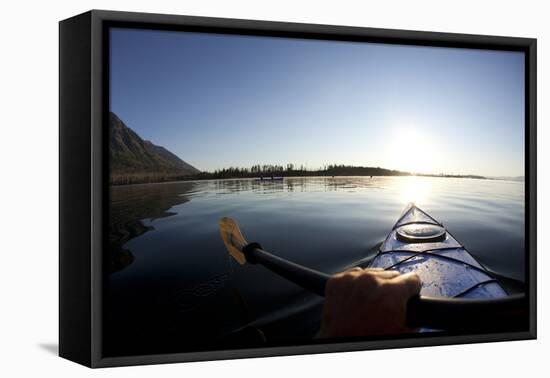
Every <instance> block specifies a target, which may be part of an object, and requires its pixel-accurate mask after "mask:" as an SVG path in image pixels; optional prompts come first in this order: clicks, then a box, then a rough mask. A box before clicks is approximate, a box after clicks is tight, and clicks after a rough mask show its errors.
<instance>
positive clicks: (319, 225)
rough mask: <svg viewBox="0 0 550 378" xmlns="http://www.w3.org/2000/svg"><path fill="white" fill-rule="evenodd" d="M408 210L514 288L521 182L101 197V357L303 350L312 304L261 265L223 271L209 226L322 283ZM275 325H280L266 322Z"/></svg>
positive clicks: (328, 182) (310, 183)
mask: <svg viewBox="0 0 550 378" xmlns="http://www.w3.org/2000/svg"><path fill="white" fill-rule="evenodd" d="M410 201H415V202H416V203H418V204H419V205H420V206H421V207H422V208H423V209H425V210H426V211H428V212H429V213H430V214H431V215H433V216H434V217H435V218H436V219H438V220H440V221H441V222H443V223H444V224H445V225H446V226H447V227H448V228H449V230H450V231H451V232H452V233H453V235H455V236H456V237H457V239H458V240H459V241H460V242H462V243H463V244H464V245H465V246H466V247H467V248H468V249H469V250H470V252H471V253H472V254H473V255H474V256H475V257H477V258H478V259H479V260H480V261H481V262H483V263H484V264H485V265H487V266H488V267H489V268H490V269H491V270H492V271H494V272H496V273H498V274H501V275H504V276H507V277H510V278H512V279H513V280H515V281H514V282H516V281H522V280H523V279H524V277H523V274H524V249H523V248H524V247H523V245H524V234H523V232H524V224H523V222H524V202H523V201H524V185H523V183H517V182H505V181H492V180H473V179H452V178H427V177H373V178H370V177H335V178H331V177H300V178H285V179H284V180H282V181H258V180H254V179H235V180H211V181H194V182H178V183H164V184H146V185H133V186H121V187H112V188H111V211H110V215H111V217H110V218H111V219H110V230H111V232H110V238H109V240H110V245H111V248H110V251H108V253H109V255H108V256H107V257H106V259H105V260H106V261H108V262H109V264H110V271H111V273H110V274H109V275H108V277H106V286H105V288H106V291H105V293H106V295H105V298H106V299H105V301H106V306H105V313H104V315H105V318H104V320H105V325H106V327H105V329H106V333H105V341H106V342H107V344H106V345H107V346H108V348H106V353H107V354H110V355H115V354H116V355H124V354H143V353H146V354H150V353H161V352H163V353H166V352H178V351H187V350H201V349H208V348H210V349H212V348H224V347H239V346H254V345H265V342H266V341H265V340H266V339H267V342H268V343H269V342H272V343H281V342H282V343H293V342H294V343H295V342H304V340H306V341H307V340H308V339H309V338H311V336H312V335H313V334H314V333H315V331H316V327H317V326H318V317H319V309H320V307H319V302H318V299H317V298H316V297H315V296H312V295H310V294H308V293H306V292H304V291H303V290H301V289H300V288H298V287H296V286H295V285H293V284H291V283H289V282H287V281H285V280H283V279H281V278H279V277H277V276H276V275H274V274H271V273H270V272H267V271H266V270H265V269H264V268H262V267H261V266H250V265H248V266H240V265H238V264H235V263H234V262H232V261H231V260H230V258H229V256H228V254H227V252H226V251H225V248H224V246H223V242H222V241H221V238H220V237H219V231H218V229H217V222H218V220H219V218H221V217H223V216H232V217H234V218H236V219H238V221H239V223H240V225H241V227H242V229H243V232H244V234H245V237H247V238H248V239H249V240H251V241H252V240H254V241H259V242H261V243H262V245H263V246H264V247H265V248H266V249H268V250H270V251H273V252H275V253H276V254H278V255H280V256H282V257H285V258H288V259H291V260H293V261H296V262H298V263H301V264H304V265H307V266H310V267H312V268H315V269H319V270H321V271H325V272H329V273H330V272H337V271H339V270H341V269H343V268H344V267H346V266H349V265H350V264H352V263H353V262H355V261H358V260H360V259H363V258H366V257H368V256H369V255H372V254H373V253H375V249H372V247H373V246H375V245H376V244H377V243H380V242H381V241H382V240H383V239H384V237H385V236H386V234H387V233H388V232H389V230H390V229H391V227H392V225H393V223H394V222H395V221H396V219H397V217H398V216H399V214H400V213H401V211H402V210H403V208H404V206H405V204H406V203H408V202H410ZM312 303H315V304H316V305H315V306H312V305H311V304H312ZM305 308H307V309H308V310H307V311H306V310H303V309H305ZM298 310H299V311H298ZM302 310H303V311H302ZM281 314H285V316H284V318H285V319H286V321H285V320H284V319H283V320H282V321H277V322H272V321H271V320H273V319H276V318H280V317H281ZM267 319H269V321H268V320H267ZM252 325H254V327H252ZM235 330H239V332H238V333H235V332H234V331H235ZM235 335H237V336H235Z"/></svg>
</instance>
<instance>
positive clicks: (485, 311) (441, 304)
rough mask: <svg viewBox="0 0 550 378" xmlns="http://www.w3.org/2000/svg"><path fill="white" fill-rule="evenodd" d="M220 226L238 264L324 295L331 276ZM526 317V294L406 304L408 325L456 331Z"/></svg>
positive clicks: (227, 221) (229, 224)
mask: <svg viewBox="0 0 550 378" xmlns="http://www.w3.org/2000/svg"><path fill="white" fill-rule="evenodd" d="M219 225H220V234H221V237H222V239H223V242H224V244H225V247H226V248H227V250H228V252H229V253H230V254H231V256H233V258H234V259H235V260H237V262H238V263H239V264H241V265H243V264H245V263H247V262H248V263H251V264H262V265H263V266H265V267H266V268H268V269H269V270H271V271H272V272H274V273H277V274H278V275H280V276H281V277H284V278H286V279H287V280H289V281H292V282H294V283H295V284H297V285H298V286H301V287H303V288H304V289H306V290H309V291H311V292H312V293H315V294H317V295H320V296H323V297H324V296H325V285H326V283H327V281H328V279H329V278H330V276H329V275H327V274H325V273H321V272H318V271H316V270H313V269H310V268H306V267H304V266H302V265H299V264H295V263H293V262H290V261H288V260H285V259H283V258H280V257H277V256H275V255H273V254H271V253H269V252H266V251H264V250H263V249H262V247H261V245H260V244H258V243H255V242H253V243H249V242H248V241H247V240H246V239H245V238H244V236H243V234H242V233H241V230H240V228H239V225H238V224H237V222H236V221H235V220H234V219H232V218H228V217H224V218H222V219H220V223H219ZM526 315H527V301H526V298H525V295H523V294H519V295H511V296H508V297H504V298H497V299H462V298H436V297H426V296H422V297H420V296H416V297H413V298H411V299H410V300H409V302H408V304H407V324H408V325H409V326H411V327H429V328H432V329H444V330H453V331H472V332H489V331H494V330H504V329H505V330H523V329H524V327H526V326H527V323H526Z"/></svg>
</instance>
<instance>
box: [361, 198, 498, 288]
mask: <svg viewBox="0 0 550 378" xmlns="http://www.w3.org/2000/svg"><path fill="white" fill-rule="evenodd" d="M410 225H417V226H419V227H422V226H424V225H426V226H427V227H433V226H439V227H442V228H443V229H444V227H443V225H442V224H441V223H439V222H438V221H436V220H435V219H434V218H432V217H431V216H430V215H428V214H427V213H425V212H424V211H422V210H420V209H419V208H418V207H416V206H415V205H414V204H409V205H408V206H407V208H406V209H405V211H404V212H403V215H402V216H401V217H400V218H399V220H398V221H397V222H396V223H395V225H394V227H393V229H392V231H391V232H390V233H389V234H388V236H387V237H386V239H385V240H384V242H383V243H382V246H381V247H380V251H379V252H378V254H377V255H376V257H375V258H374V260H372V262H371V264H370V265H369V267H370V268H382V269H386V270H397V271H399V272H400V273H408V272H415V273H417V274H418V275H419V276H420V279H421V281H422V289H421V291H420V295H425V296H432V297H452V298H499V297H505V296H507V295H508V294H507V293H506V291H505V290H504V289H503V288H502V286H500V284H499V283H498V281H497V280H496V279H495V277H494V276H493V275H492V274H491V273H490V272H488V271H487V269H485V268H484V267H483V265H481V264H480V263H479V262H478V261H477V260H476V259H474V257H472V255H471V254H470V253H469V252H468V251H467V250H466V248H465V247H464V246H463V245H462V244H461V243H459V242H458V241H457V240H456V239H455V238H454V237H453V236H452V235H451V234H450V233H449V231H448V230H445V231H446V233H445V235H444V236H443V238H442V240H439V241H422V242H407V241H403V240H402V238H400V237H399V236H400V235H398V231H399V230H400V228H401V227H403V228H401V230H403V229H404V228H406V227H410Z"/></svg>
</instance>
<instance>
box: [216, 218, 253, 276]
mask: <svg viewBox="0 0 550 378" xmlns="http://www.w3.org/2000/svg"><path fill="white" fill-rule="evenodd" d="M220 234H221V236H222V239H223V243H224V244H225V248H227V251H228V252H229V254H230V255H231V256H233V258H234V259H235V260H237V262H238V263H239V264H241V265H242V264H244V263H246V257H245V256H244V253H242V249H243V247H244V246H245V245H247V244H248V243H247V241H246V239H245V238H244V236H243V234H241V230H240V229H239V225H238V224H237V221H236V220H234V219H233V218H229V217H223V218H222V219H220Z"/></svg>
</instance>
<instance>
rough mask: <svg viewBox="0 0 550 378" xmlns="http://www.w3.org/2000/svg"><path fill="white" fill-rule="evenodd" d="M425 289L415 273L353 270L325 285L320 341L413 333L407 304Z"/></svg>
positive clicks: (330, 280) (337, 276)
mask: <svg viewBox="0 0 550 378" xmlns="http://www.w3.org/2000/svg"><path fill="white" fill-rule="evenodd" d="M421 287H422V285H421V282H420V278H419V277H418V275H417V274H416V273H407V274H403V275H401V274H400V273H399V272H397V271H393V270H382V269H361V268H353V269H351V270H347V271H345V272H341V273H338V274H335V275H334V276H332V277H331V278H330V279H329V280H328V282H327V285H326V289H325V303H324V305H323V315H322V322H321V331H320V333H319V337H342V336H367V335H387V334H396V333H407V332H413V331H414V330H413V329H411V328H409V327H407V326H406V325H405V320H406V310H407V301H408V300H409V299H410V298H411V297H413V296H414V295H417V294H418V293H419V292H420V288H421Z"/></svg>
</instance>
